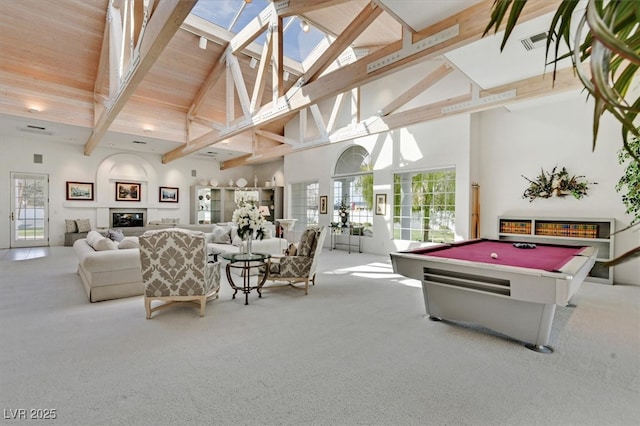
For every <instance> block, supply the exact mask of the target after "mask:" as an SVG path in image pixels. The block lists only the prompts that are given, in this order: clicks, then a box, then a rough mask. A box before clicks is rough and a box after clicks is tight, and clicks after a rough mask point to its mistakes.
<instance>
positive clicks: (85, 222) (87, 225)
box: [76, 219, 91, 232]
mask: <svg viewBox="0 0 640 426" xmlns="http://www.w3.org/2000/svg"><path fill="white" fill-rule="evenodd" d="M76 225H77V226H78V232H89V231H91V221H90V220H89V219H77V220H76Z"/></svg>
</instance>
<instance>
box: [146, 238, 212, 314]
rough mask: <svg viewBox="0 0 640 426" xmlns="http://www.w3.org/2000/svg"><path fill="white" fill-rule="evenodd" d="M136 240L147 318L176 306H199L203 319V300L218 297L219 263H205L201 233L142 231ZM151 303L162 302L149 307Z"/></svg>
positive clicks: (205, 245) (204, 245)
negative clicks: (138, 248)
mask: <svg viewBox="0 0 640 426" xmlns="http://www.w3.org/2000/svg"><path fill="white" fill-rule="evenodd" d="M139 241H140V264H141V268H142V282H143V285H144V305H145V309H146V311H147V319H149V318H151V314H152V313H153V312H155V311H157V310H160V309H164V308H168V307H169V306H171V305H174V304H176V303H193V304H195V305H199V306H200V316H204V311H205V305H206V303H207V301H208V300H211V299H213V298H217V297H218V292H219V290H220V264H221V262H211V263H209V262H208V259H207V244H206V239H205V235H204V233H202V232H197V231H188V230H185V229H178V228H172V229H162V230H157V231H147V232H145V233H144V234H143V235H141V236H140V238H139ZM154 300H159V301H162V302H164V303H163V304H160V305H157V306H155V307H153V308H152V307H151V302H152V301H154Z"/></svg>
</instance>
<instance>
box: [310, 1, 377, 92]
mask: <svg viewBox="0 0 640 426" xmlns="http://www.w3.org/2000/svg"><path fill="white" fill-rule="evenodd" d="M382 12H383V10H382V8H380V7H377V5H376V4H374V3H373V2H371V3H369V4H368V5H367V6H366V7H365V8H364V9H362V11H361V12H360V13H359V14H358V16H356V17H355V19H354V20H353V21H352V22H351V23H350V24H349V25H348V26H347V28H346V29H345V30H344V31H343V32H342V34H340V35H339V36H338V38H336V39H335V40H334V42H333V43H331V44H330V45H329V47H328V48H327V49H326V50H325V51H324V52H323V53H322V55H320V57H319V58H318V59H317V60H316V61H315V62H314V63H313V65H311V66H310V67H309V69H308V70H307V71H306V72H305V73H304V75H303V76H302V77H301V78H302V79H304V80H303V81H304V82H305V83H310V82H312V81H314V80H317V79H318V77H319V76H320V74H322V73H323V72H324V71H325V70H326V69H327V68H328V67H329V66H330V65H331V63H332V62H333V61H335V60H336V58H337V57H338V56H340V55H341V54H342V52H344V50H345V49H346V48H348V47H349V45H351V43H353V41H354V40H355V39H356V38H357V37H358V36H359V35H360V34H362V32H363V31H364V30H366V29H367V27H369V25H371V23H372V22H373V21H375V20H376V18H377V17H378V16H380V14H381V13H382Z"/></svg>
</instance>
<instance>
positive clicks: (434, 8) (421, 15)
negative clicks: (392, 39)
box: [378, 0, 482, 31]
mask: <svg viewBox="0 0 640 426" xmlns="http://www.w3.org/2000/svg"><path fill="white" fill-rule="evenodd" d="M480 1H482V0H378V2H379V3H380V4H381V5H382V6H383V7H384V8H385V9H386V10H388V11H389V12H391V13H392V14H394V15H395V16H396V18H398V19H400V20H402V21H404V23H405V24H407V25H408V26H409V27H410V28H411V29H413V30H414V31H420V30H423V29H425V28H426V27H428V26H430V25H433V24H435V23H437V22H439V21H442V20H443V19H445V18H448V17H449V16H451V15H453V14H455V13H458V12H460V11H462V10H464V9H466V8H468V7H471V6H473V5H474V4H476V3H480Z"/></svg>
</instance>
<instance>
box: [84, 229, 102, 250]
mask: <svg viewBox="0 0 640 426" xmlns="http://www.w3.org/2000/svg"><path fill="white" fill-rule="evenodd" d="M101 238H104V237H103V236H102V234H100V233H99V232H98V231H89V233H88V234H87V244H89V245H90V246H91V247H93V249H94V250H95V244H96V243H97V242H98V240H99V239H101Z"/></svg>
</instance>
